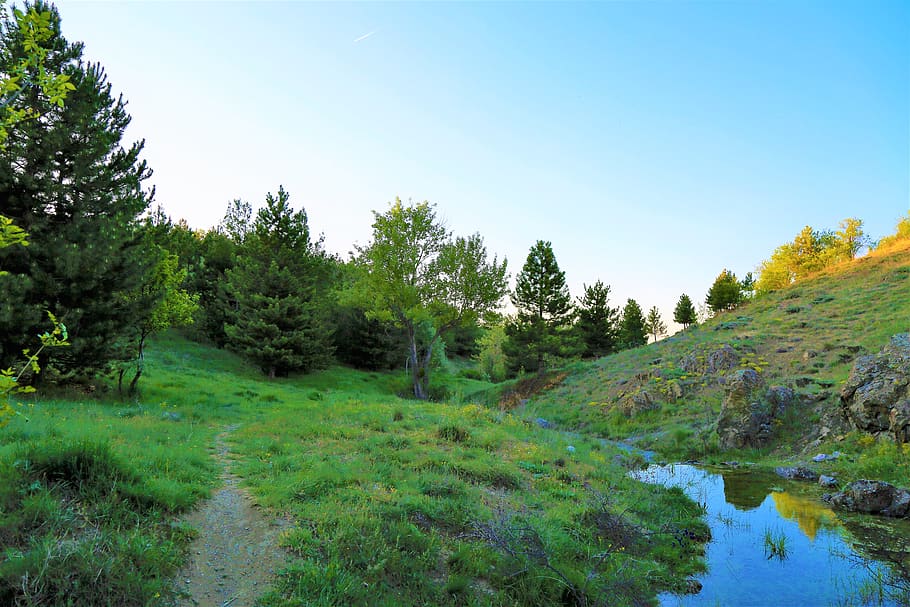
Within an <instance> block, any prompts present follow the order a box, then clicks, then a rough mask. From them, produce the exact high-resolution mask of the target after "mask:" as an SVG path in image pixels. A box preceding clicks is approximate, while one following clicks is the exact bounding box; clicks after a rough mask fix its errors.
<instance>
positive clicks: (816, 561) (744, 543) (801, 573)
mask: <svg viewBox="0 0 910 607" xmlns="http://www.w3.org/2000/svg"><path fill="white" fill-rule="evenodd" d="M635 476H636V477H637V478H639V479H640V480H642V481H645V482H649V483H656V484H663V485H666V486H678V487H681V488H682V489H683V490H684V491H685V492H686V494H687V495H689V496H690V497H691V498H692V499H694V500H696V501H697V502H699V503H701V504H703V505H704V506H705V507H706V510H707V514H706V522H707V523H708V524H709V526H710V527H711V534H712V539H711V541H710V543H709V544H708V545H707V546H706V552H705V556H706V562H707V572H706V573H704V574H702V575H701V576H699V577H698V578H697V579H698V581H699V582H701V584H702V590H701V592H699V593H698V594H693V595H685V596H677V595H672V594H663V595H661V596H660V597H659V600H660V604H661V605H662V606H663V607H676V606H685V607H692V606H699V607H702V606H714V605H722V606H723V607H771V606H775V607H816V606H817V607H829V606H832V607H840V606H851V607H853V606H873V605H875V606H881V607H898V606H905V605H908V604H910V595H908V594H907V593H902V592H901V591H902V590H904V591H906V589H907V588H908V587H910V581H906V580H903V581H899V582H898V583H897V585H896V586H895V584H894V580H895V578H894V576H893V570H892V568H890V567H888V566H887V565H885V564H884V563H883V562H881V561H877V560H875V559H873V558H870V557H869V556H868V555H870V554H874V555H876V556H878V557H880V558H881V557H882V556H883V555H885V554H887V558H890V559H892V560H897V561H903V563H904V566H905V567H908V566H910V523H907V522H906V521H884V520H882V519H879V518H876V517H868V516H865V517H860V516H855V515H849V516H844V515H841V514H836V513H835V512H833V511H832V510H831V509H829V508H828V507H827V505H826V504H825V503H824V502H822V501H820V500H819V499H818V497H817V492H816V490H815V487H814V486H810V485H800V484H798V483H792V482H787V481H784V480H782V479H779V478H777V477H774V476H767V475H760V474H756V473H750V472H747V471H742V470H717V471H708V470H705V469H702V468H697V467H695V466H689V465H684V464H676V465H670V466H653V465H652V466H649V467H648V468H647V469H646V470H643V471H640V472H637V473H635ZM784 489H786V490H784ZM766 536H768V537H769V539H772V540H775V541H778V542H780V538H783V540H782V543H783V547H784V550H783V552H784V555H783V556H782V557H781V556H778V555H774V554H771V552H770V551H769V547H768V546H767V545H766ZM855 545H858V546H862V552H863V553H866V555H865V556H864V555H863V554H862V553H861V552H860V550H858V549H857V548H856V547H855Z"/></svg>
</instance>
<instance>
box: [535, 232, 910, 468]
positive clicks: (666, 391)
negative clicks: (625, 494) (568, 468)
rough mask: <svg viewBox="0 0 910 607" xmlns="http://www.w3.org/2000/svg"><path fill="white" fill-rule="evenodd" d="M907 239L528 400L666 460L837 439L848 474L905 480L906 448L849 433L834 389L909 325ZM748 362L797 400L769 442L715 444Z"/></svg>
mask: <svg viewBox="0 0 910 607" xmlns="http://www.w3.org/2000/svg"><path fill="white" fill-rule="evenodd" d="M908 245H910V243H908V241H903V242H902V243H897V244H896V245H895V246H893V247H892V248H890V249H889V250H888V251H882V252H877V253H873V254H870V255H867V256H866V257H863V258H860V259H857V260H855V261H853V262H850V263H844V264H842V265H840V266H837V267H834V268H831V269H829V270H827V271H825V272H823V273H821V274H819V275H818V276H815V277H813V278H811V279H807V280H804V281H801V282H799V283H797V284H795V285H793V286H791V287H790V288H787V289H785V290H782V291H779V292H775V293H772V294H770V295H767V296H764V297H761V298H759V299H756V300H754V301H752V302H749V303H746V304H744V305H742V306H741V307H739V308H737V309H736V310H734V311H731V312H725V313H722V314H719V315H717V316H716V317H715V318H713V319H711V320H709V321H708V322H706V323H704V325H701V326H696V327H691V328H690V329H688V330H686V331H683V332H681V333H678V334H676V335H674V336H673V337H670V338H668V339H665V340H663V341H661V342H658V343H657V344H652V345H648V346H645V347H641V348H638V349H635V350H630V351H625V352H621V353H619V354H616V355H613V356H609V357H606V358H603V359H600V360H598V361H596V362H593V363H587V364H578V365H575V366H574V367H572V368H571V369H569V371H570V373H569V375H568V377H567V378H566V379H565V380H564V381H563V382H562V383H561V384H560V385H559V386H558V387H557V388H555V389H553V390H551V391H549V392H547V393H545V394H542V395H540V396H538V397H536V398H535V399H533V400H532V402H531V403H530V405H529V406H530V409H531V411H533V412H534V413H535V414H538V415H541V416H543V417H546V418H547V419H550V420H553V421H556V422H557V423H559V424H560V425H563V426H565V427H571V428H576V429H583V430H585V431H588V432H593V433H596V434H600V435H603V436H608V437H614V438H623V439H631V440H633V441H634V442H638V443H639V444H641V445H642V446H648V447H651V448H655V449H657V450H659V451H660V452H661V453H662V454H663V455H664V456H665V457H667V458H690V457H691V458H708V459H710V458H734V457H738V458H757V457H763V456H765V457H767V456H773V457H784V456H786V455H788V454H791V453H796V452H799V451H800V450H802V449H806V448H810V446H811V448H813V449H818V450H824V449H825V448H830V449H835V448H836V449H839V450H841V451H849V452H851V453H852V454H854V455H855V457H853V458H852V461H848V460H844V462H842V465H843V466H845V467H847V469H848V471H851V472H852V473H855V474H861V473H863V474H877V475H878V477H880V478H881V477H886V478H892V479H897V480H903V481H904V482H905V479H906V478H910V467H908V463H907V458H906V457H905V456H903V454H902V453H900V450H899V449H896V448H895V447H893V446H889V445H887V444H882V445H879V446H876V447H875V448H871V445H872V443H873V442H874V441H872V439H871V437H863V436H860V435H858V434H856V433H853V434H847V433H846V428H843V427H841V426H840V425H839V422H838V416H837V411H838V408H839V387H840V386H841V384H842V383H843V382H844V380H845V379H846V378H847V377H848V375H849V373H850V369H851V365H852V362H853V360H854V359H855V357H856V356H858V355H860V354H863V353H871V352H876V351H878V350H879V349H880V348H881V347H882V346H884V345H885V344H886V343H887V342H888V339H889V337H890V336H891V335H894V334H896V333H899V332H906V331H908V330H910V246H908ZM725 346H726V347H727V348H725ZM730 352H732V356H734V364H733V365H732V368H731V369H728V370H722V371H718V372H711V371H710V370H709V369H707V368H706V367H708V366H709V362H711V360H712V354H714V357H723V356H729V355H730V354H729V353H730ZM717 353H720V354H717ZM718 359H719V358H714V359H713V360H718ZM745 368H751V369H755V370H757V371H759V372H760V374H761V375H762V376H763V377H764V379H765V380H766V382H767V383H768V385H782V386H789V387H791V388H793V389H794V390H795V391H796V395H797V397H798V399H797V404H796V406H794V407H793V408H792V409H791V410H790V411H789V412H788V414H787V416H786V417H785V418H784V419H783V420H781V422H780V426H779V427H778V428H776V429H775V436H774V440H773V441H772V443H771V445H770V446H769V448H768V449H764V450H762V451H761V452H747V453H739V454H730V453H720V451H719V448H718V443H717V435H716V432H715V427H716V422H717V419H718V415H719V413H720V409H721V402H722V400H723V395H724V377H729V375H730V374H731V373H733V372H734V371H736V370H737V369H745ZM642 393H647V397H643V396H642ZM845 434H846V436H845ZM813 441H815V442H813ZM895 463H896V464H897V465H896V466H894V465H892V464H895Z"/></svg>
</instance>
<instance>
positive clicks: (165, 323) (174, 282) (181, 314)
mask: <svg viewBox="0 0 910 607" xmlns="http://www.w3.org/2000/svg"><path fill="white" fill-rule="evenodd" d="M178 264H179V258H178V256H177V255H173V254H169V253H167V252H165V251H161V252H160V255H159V259H158V262H157V263H156V264H155V267H154V269H153V270H152V272H151V274H150V275H149V276H148V277H147V278H146V281H145V282H144V284H143V285H142V286H141V287H140V288H139V289H138V290H137V291H136V292H135V293H132V294H130V297H132V298H134V299H135V300H137V301H139V302H142V304H143V305H144V306H148V309H149V310H150V311H149V313H148V314H147V315H144V316H142V317H139V318H138V319H136V324H135V326H134V331H135V334H134V336H133V340H134V343H135V352H136V358H135V361H134V362H133V364H134V367H135V373H134V375H133V379H132V380H131V381H130V386H129V393H130V394H131V395H132V394H135V392H136V386H137V384H138V383H139V378H140V377H141V376H142V369H143V361H144V358H145V354H144V349H145V342H146V340H147V339H148V338H149V336H151V335H154V334H155V333H158V332H161V331H164V330H166V329H169V328H171V327H183V326H186V325H190V324H192V323H193V316H194V315H195V314H196V311H197V310H198V309H199V296H198V295H196V294H190V293H187V291H186V290H185V289H184V288H183V285H184V283H185V281H186V276H187V271H186V270H185V269H181V268H180V267H179V265H178ZM125 371H126V365H122V366H121V367H120V373H119V381H118V387H119V388H120V390H121V391H122V382H123V374H124V372H125Z"/></svg>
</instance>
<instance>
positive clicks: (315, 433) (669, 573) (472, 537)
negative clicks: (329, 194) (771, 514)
mask: <svg viewBox="0 0 910 607" xmlns="http://www.w3.org/2000/svg"><path fill="white" fill-rule="evenodd" d="M146 362H147V371H146V375H145V376H144V377H143V380H142V384H141V389H142V391H141V396H140V397H139V398H138V399H137V400H136V401H135V402H123V401H122V400H119V399H118V398H116V397H115V396H114V395H113V394H110V393H108V394H100V395H99V394H90V395H86V396H84V397H77V396H75V395H73V394H69V395H66V397H65V398H64V396H63V395H61V396H60V398H47V397H41V398H38V399H36V400H34V401H27V402H24V403H22V406H21V408H20V410H21V411H22V413H23V415H21V416H19V417H18V418H17V419H16V420H15V421H13V422H12V423H11V424H10V425H9V426H7V427H6V428H4V429H2V430H0V544H2V546H3V550H4V551H3V556H2V561H0V603H2V604H28V605H38V604H53V605H167V604H169V602H170V601H172V581H173V580H172V577H173V576H174V574H175V572H176V571H178V570H179V566H180V564H181V563H182V562H183V561H184V559H185V556H186V551H187V548H188V546H189V542H190V541H191V540H192V538H193V537H194V536H195V535H196V534H197V533H199V532H202V531H203V530H198V529H192V528H190V527H189V526H188V525H186V524H184V523H181V522H180V516H181V514H183V513H185V512H187V511H188V510H189V509H191V508H193V507H194V506H195V505H197V504H198V502H199V500H201V499H202V498H204V497H205V496H206V495H207V494H208V492H209V491H210V490H211V489H213V488H214V487H215V486H216V484H217V483H218V480H217V479H218V472H219V464H218V462H216V460H215V458H214V457H213V452H214V451H213V445H214V439H215V436H216V435H218V434H219V433H222V432H224V431H225V429H228V428H230V429H231V431H230V432H229V433H228V434H227V438H226V440H227V442H228V444H229V446H230V449H231V461H230V462H228V465H229V466H231V469H232V470H233V471H234V472H235V473H237V474H239V475H240V476H241V477H242V478H243V479H244V484H245V485H246V487H248V489H249V491H250V493H251V494H252V496H253V497H254V499H255V500H256V502H257V503H258V504H260V505H261V506H262V507H263V508H264V509H265V510H266V511H267V512H269V513H270V514H272V515H275V516H278V515H283V516H284V515H286V516H287V517H289V518H290V519H291V520H292V521H293V525H292V527H291V528H290V529H289V530H288V531H287V532H286V533H285V534H284V535H283V539H282V543H283V545H284V548H286V550H287V567H286V569H284V570H283V572H282V573H281V574H280V575H279V577H278V579H277V580H276V585H275V587H274V588H272V589H271V590H269V591H268V594H267V595H265V596H264V597H263V598H262V599H261V601H260V602H261V604H262V605H342V604H343V605H358V604H359V605H402V604H413V605H424V604H438V605H540V604H575V605H587V604H603V603H604V602H605V601H607V602H609V603H610V604H613V605H623V604H625V605H641V604H649V602H650V601H652V600H653V597H654V595H655V593H656V592H657V591H659V590H661V589H680V588H682V587H683V585H684V581H685V578H686V576H687V575H689V574H691V573H693V572H695V571H697V570H698V569H699V568H700V567H701V566H702V565H701V560H700V558H701V545H700V543H699V540H702V539H704V534H705V529H706V527H705V526H704V524H703V523H702V522H701V520H700V519H699V516H700V515H701V514H702V510H701V509H700V507H699V506H698V505H696V504H694V503H692V502H691V501H690V500H688V499H687V498H685V497H684V496H683V495H682V493H681V492H680V491H678V490H668V489H662V488H658V487H653V486H645V485H642V484H640V483H638V482H636V481H632V480H630V479H628V478H627V477H626V474H625V473H626V469H625V468H624V467H622V466H621V465H620V463H619V461H620V459H621V458H618V457H616V456H617V453H614V452H613V451H611V450H609V449H608V448H607V447H604V446H602V445H601V444H600V443H599V442H598V441H596V440H594V439H582V438H579V437H577V436H575V437H573V436H569V435H565V434H562V433H560V432H558V431H555V430H545V429H541V428H539V427H538V426H537V425H536V424H534V423H532V422H530V421H528V418H527V416H526V415H522V413H521V412H519V411H513V412H508V411H500V409H499V408H498V407H486V406H481V405H478V404H474V403H472V402H471V398H470V397H469V396H468V397H463V398H462V399H461V402H458V403H453V404H440V403H427V402H418V401H413V400H408V399H402V398H399V397H398V396H396V395H395V394H396V392H397V391H399V390H400V389H401V388H402V386H403V385H404V384H403V383H402V378H401V377H400V376H399V375H398V374H384V373H364V372H358V371H353V370H350V369H345V368H339V367H336V368H332V369H329V370H326V371H323V372H318V373H314V374H310V375H307V376H301V377H291V378H286V379H279V380H273V381H268V380H266V379H264V378H263V377H262V376H261V375H260V374H259V373H258V372H257V371H255V370H252V369H250V368H249V367H248V366H247V365H246V364H245V363H244V362H243V361H242V360H240V359H238V358H236V357H234V356H233V355H232V354H229V353H226V352H224V351H219V350H215V349H212V348H208V347H205V346H201V345H198V344H195V343H192V342H188V341H185V340H183V339H182V338H179V337H177V336H175V335H169V336H166V337H164V338H162V339H160V340H158V341H156V342H154V343H153V344H151V345H150V347H149V351H148V354H147V361H146ZM440 379H441V380H443V381H446V382H447V383H449V384H450V385H449V389H450V391H452V392H454V393H461V394H470V392H471V391H473V390H477V389H480V388H485V387H489V384H484V383H483V382H478V381H476V380H464V379H456V378H454V377H449V378H440ZM531 419H532V418H531ZM263 592H266V589H263Z"/></svg>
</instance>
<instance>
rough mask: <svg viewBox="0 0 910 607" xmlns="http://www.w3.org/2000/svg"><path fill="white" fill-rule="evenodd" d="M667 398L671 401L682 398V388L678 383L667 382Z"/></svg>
mask: <svg viewBox="0 0 910 607" xmlns="http://www.w3.org/2000/svg"><path fill="white" fill-rule="evenodd" d="M667 396H669V397H670V398H672V399H673V400H679V399H680V398H682V397H683V388H682V386H681V385H680V383H679V382H678V381H669V382H667Z"/></svg>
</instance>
